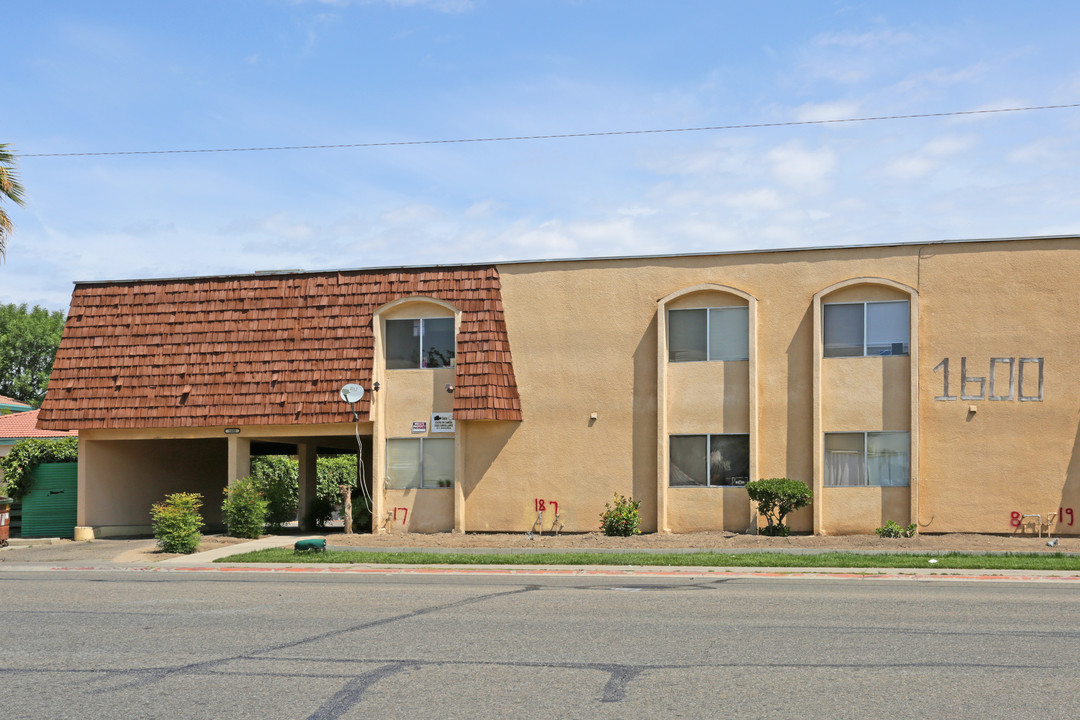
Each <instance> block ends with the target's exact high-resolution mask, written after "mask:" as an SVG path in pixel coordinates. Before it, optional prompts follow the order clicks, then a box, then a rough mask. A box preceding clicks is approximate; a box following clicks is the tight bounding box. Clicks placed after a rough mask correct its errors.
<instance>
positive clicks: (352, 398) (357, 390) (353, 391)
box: [338, 383, 364, 405]
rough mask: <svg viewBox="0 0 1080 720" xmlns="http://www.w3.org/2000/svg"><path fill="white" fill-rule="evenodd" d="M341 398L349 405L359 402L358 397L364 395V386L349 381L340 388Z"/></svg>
mask: <svg viewBox="0 0 1080 720" xmlns="http://www.w3.org/2000/svg"><path fill="white" fill-rule="evenodd" d="M338 394H339V395H341V399H342V400H344V401H345V402H347V403H349V404H350V405H352V404H354V403H358V402H360V398H362V397H364V388H362V387H360V386H359V385H355V384H353V383H349V384H348V385H346V386H345V387H343V388H341V392H340V393H338Z"/></svg>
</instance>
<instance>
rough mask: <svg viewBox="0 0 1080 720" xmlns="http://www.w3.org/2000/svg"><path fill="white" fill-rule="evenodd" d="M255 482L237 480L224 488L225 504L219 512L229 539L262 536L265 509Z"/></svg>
mask: <svg viewBox="0 0 1080 720" xmlns="http://www.w3.org/2000/svg"><path fill="white" fill-rule="evenodd" d="M267 505H268V503H267V502H266V500H265V499H263V496H262V494H261V493H260V492H259V489H258V487H256V486H255V481H254V480H252V479H251V478H244V479H243V480H237V481H236V482H235V483H233V484H232V485H231V486H229V487H227V488H225V502H224V503H222V505H221V512H222V514H223V515H224V517H225V525H226V526H228V528H229V535H230V536H231V537H238V538H248V539H249V540H254V539H256V538H258V537H259V536H260V535H262V532H263V528H265V527H266V507H267Z"/></svg>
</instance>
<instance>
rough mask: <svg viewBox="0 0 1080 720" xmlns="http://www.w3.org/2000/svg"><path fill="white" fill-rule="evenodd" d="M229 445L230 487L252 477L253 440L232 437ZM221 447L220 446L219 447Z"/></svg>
mask: <svg viewBox="0 0 1080 720" xmlns="http://www.w3.org/2000/svg"><path fill="white" fill-rule="evenodd" d="M228 443H229V478H228V479H229V486H230V487H232V484H233V483H235V482H236V481H237V480H243V479H244V478H246V477H250V476H251V440H249V439H248V438H245V437H240V436H239V435H230V436H229V438H228ZM219 447H220V446H219Z"/></svg>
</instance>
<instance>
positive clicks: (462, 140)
mask: <svg viewBox="0 0 1080 720" xmlns="http://www.w3.org/2000/svg"><path fill="white" fill-rule="evenodd" d="M1077 107H1080V103H1071V104H1068V105H1040V106H1037V107H1014V108H996V109H991V110H955V111H953V112H939V113H917V114H912V115H878V116H875V117H859V118H837V119H834V120H791V121H788V122H769V123H746V124H743V125H706V126H703V127H685V128H662V129H656V130H608V131H605V132H578V133H558V134H550V135H508V136H505V137H483V138H453V139H448V140H399V141H395V142H368V143H346V144H340V145H273V146H266V147H236V148H201V149H188V150H117V151H111V152H71V153H24V154H20V157H24V158H32V157H91V156H101V155H179V154H183V153H229V152H264V151H268V150H337V149H342V148H374V147H394V146H398V145H452V144H456V143H489V142H510V141H515V140H558V139H562V138H584V137H608V136H612V135H655V134H659V133H684V132H703V131H706V130H749V129H753V128H774V127H791V126H795V125H830V124H838V123H856V122H873V121H876V120H914V119H916V118H937V117H957V116H961V115H989V114H992V113H1008V112H1029V111H1032V110H1062V109H1065V108H1077Z"/></svg>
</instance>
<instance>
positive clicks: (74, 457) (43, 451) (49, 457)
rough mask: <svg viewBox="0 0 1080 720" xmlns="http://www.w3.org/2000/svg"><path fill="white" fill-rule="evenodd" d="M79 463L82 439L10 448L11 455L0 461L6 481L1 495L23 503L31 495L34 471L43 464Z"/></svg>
mask: <svg viewBox="0 0 1080 720" xmlns="http://www.w3.org/2000/svg"><path fill="white" fill-rule="evenodd" d="M78 461H79V438H77V437H66V438H61V439H59V440H45V439H42V438H27V439H26V440H20V441H19V442H17V443H15V444H14V445H12V446H11V452H9V453H8V454H7V455H5V456H4V457H2V458H0V469H2V470H3V471H4V479H3V481H2V483H0V494H4V495H7V496H9V497H10V498H11V499H12V500H21V499H22V497H23V496H24V495H26V494H27V493H29V492H30V490H31V489H32V488H31V484H32V483H33V473H34V468H36V467H37V466H38V465H40V464H41V463H64V462H78Z"/></svg>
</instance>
